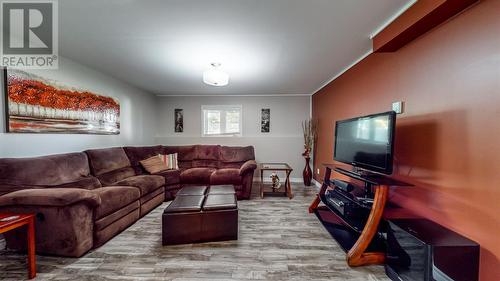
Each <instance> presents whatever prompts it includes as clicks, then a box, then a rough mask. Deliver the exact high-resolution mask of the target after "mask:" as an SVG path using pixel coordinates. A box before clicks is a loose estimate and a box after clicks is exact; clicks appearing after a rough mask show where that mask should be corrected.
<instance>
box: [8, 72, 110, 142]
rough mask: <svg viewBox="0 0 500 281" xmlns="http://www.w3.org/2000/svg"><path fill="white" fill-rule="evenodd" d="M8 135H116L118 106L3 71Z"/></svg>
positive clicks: (40, 79)
mask: <svg viewBox="0 0 500 281" xmlns="http://www.w3.org/2000/svg"><path fill="white" fill-rule="evenodd" d="M3 76H4V85H5V89H4V92H5V93H6V94H5V105H6V108H5V112H6V118H5V119H6V123H7V124H6V128H7V132H9V133H65V134H103V135H111V134H119V133H120V104H119V101H118V100H117V99H115V98H112V97H106V96H102V95H98V94H95V93H92V92H90V91H86V90H80V89H75V88H72V87H69V86H65V85H62V84H61V83H59V82H57V81H52V80H48V79H45V78H43V77H40V76H37V75H34V74H31V73H27V72H24V71H20V70H11V69H8V70H4V75H3Z"/></svg>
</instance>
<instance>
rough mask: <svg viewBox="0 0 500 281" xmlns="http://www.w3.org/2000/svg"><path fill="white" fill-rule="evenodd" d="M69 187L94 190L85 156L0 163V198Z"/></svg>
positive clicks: (15, 160)
mask: <svg viewBox="0 0 500 281" xmlns="http://www.w3.org/2000/svg"><path fill="white" fill-rule="evenodd" d="M54 187H61V188H64V187H72V188H84V189H95V188H99V187H101V184H100V183H99V181H98V180H97V179H96V178H94V177H92V176H91V175H90V169H89V162H88V159H87V155H86V154H85V153H82V152H79V153H66V154H57V155H49V156H42V157H30V158H3V159H0V195H2V194H5V193H8V192H11V191H16V190H21V189H28V188H54Z"/></svg>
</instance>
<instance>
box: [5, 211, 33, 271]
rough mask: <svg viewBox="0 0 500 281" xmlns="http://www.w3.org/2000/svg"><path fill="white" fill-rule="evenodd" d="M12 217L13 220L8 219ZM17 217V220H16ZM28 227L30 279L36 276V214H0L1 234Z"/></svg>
mask: <svg viewBox="0 0 500 281" xmlns="http://www.w3.org/2000/svg"><path fill="white" fill-rule="evenodd" d="M9 217H12V219H10V220H9V219H7V218H9ZM14 217H16V218H14ZM25 225H26V227H27V232H28V235H27V236H28V278H29V279H33V278H35V276H36V258H35V215H34V214H7V213H6V214H3V213H1V214H0V234H1V233H5V232H7V231H9V230H13V229H17V228H19V227H23V226H25Z"/></svg>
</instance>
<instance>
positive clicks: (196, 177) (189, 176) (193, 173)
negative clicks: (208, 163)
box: [181, 168, 215, 184]
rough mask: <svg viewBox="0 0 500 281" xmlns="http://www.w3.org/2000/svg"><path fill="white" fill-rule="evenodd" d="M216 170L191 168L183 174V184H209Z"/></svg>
mask: <svg viewBox="0 0 500 281" xmlns="http://www.w3.org/2000/svg"><path fill="white" fill-rule="evenodd" d="M214 171H215V169H214V168H191V169H187V170H184V171H182V172H181V183H188V184H189V183H196V184H209V183H210V176H211V175H212V173H213V172H214Z"/></svg>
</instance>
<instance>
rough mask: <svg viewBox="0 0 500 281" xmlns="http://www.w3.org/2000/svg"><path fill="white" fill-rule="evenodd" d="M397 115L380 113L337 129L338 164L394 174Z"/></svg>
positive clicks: (335, 151) (337, 126)
mask: <svg viewBox="0 0 500 281" xmlns="http://www.w3.org/2000/svg"><path fill="white" fill-rule="evenodd" d="M395 125H396V113H395V112H394V111H389V112H384V113H378V114H373V115H368V116H363V117H357V118H352V119H348V120H342V121H337V122H336V125H335V149H334V157H333V158H334V160H336V161H339V162H343V163H347V164H351V165H353V166H356V167H360V168H363V169H366V170H369V171H374V172H379V173H384V174H391V173H392V154H393V143H394V128H395Z"/></svg>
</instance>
